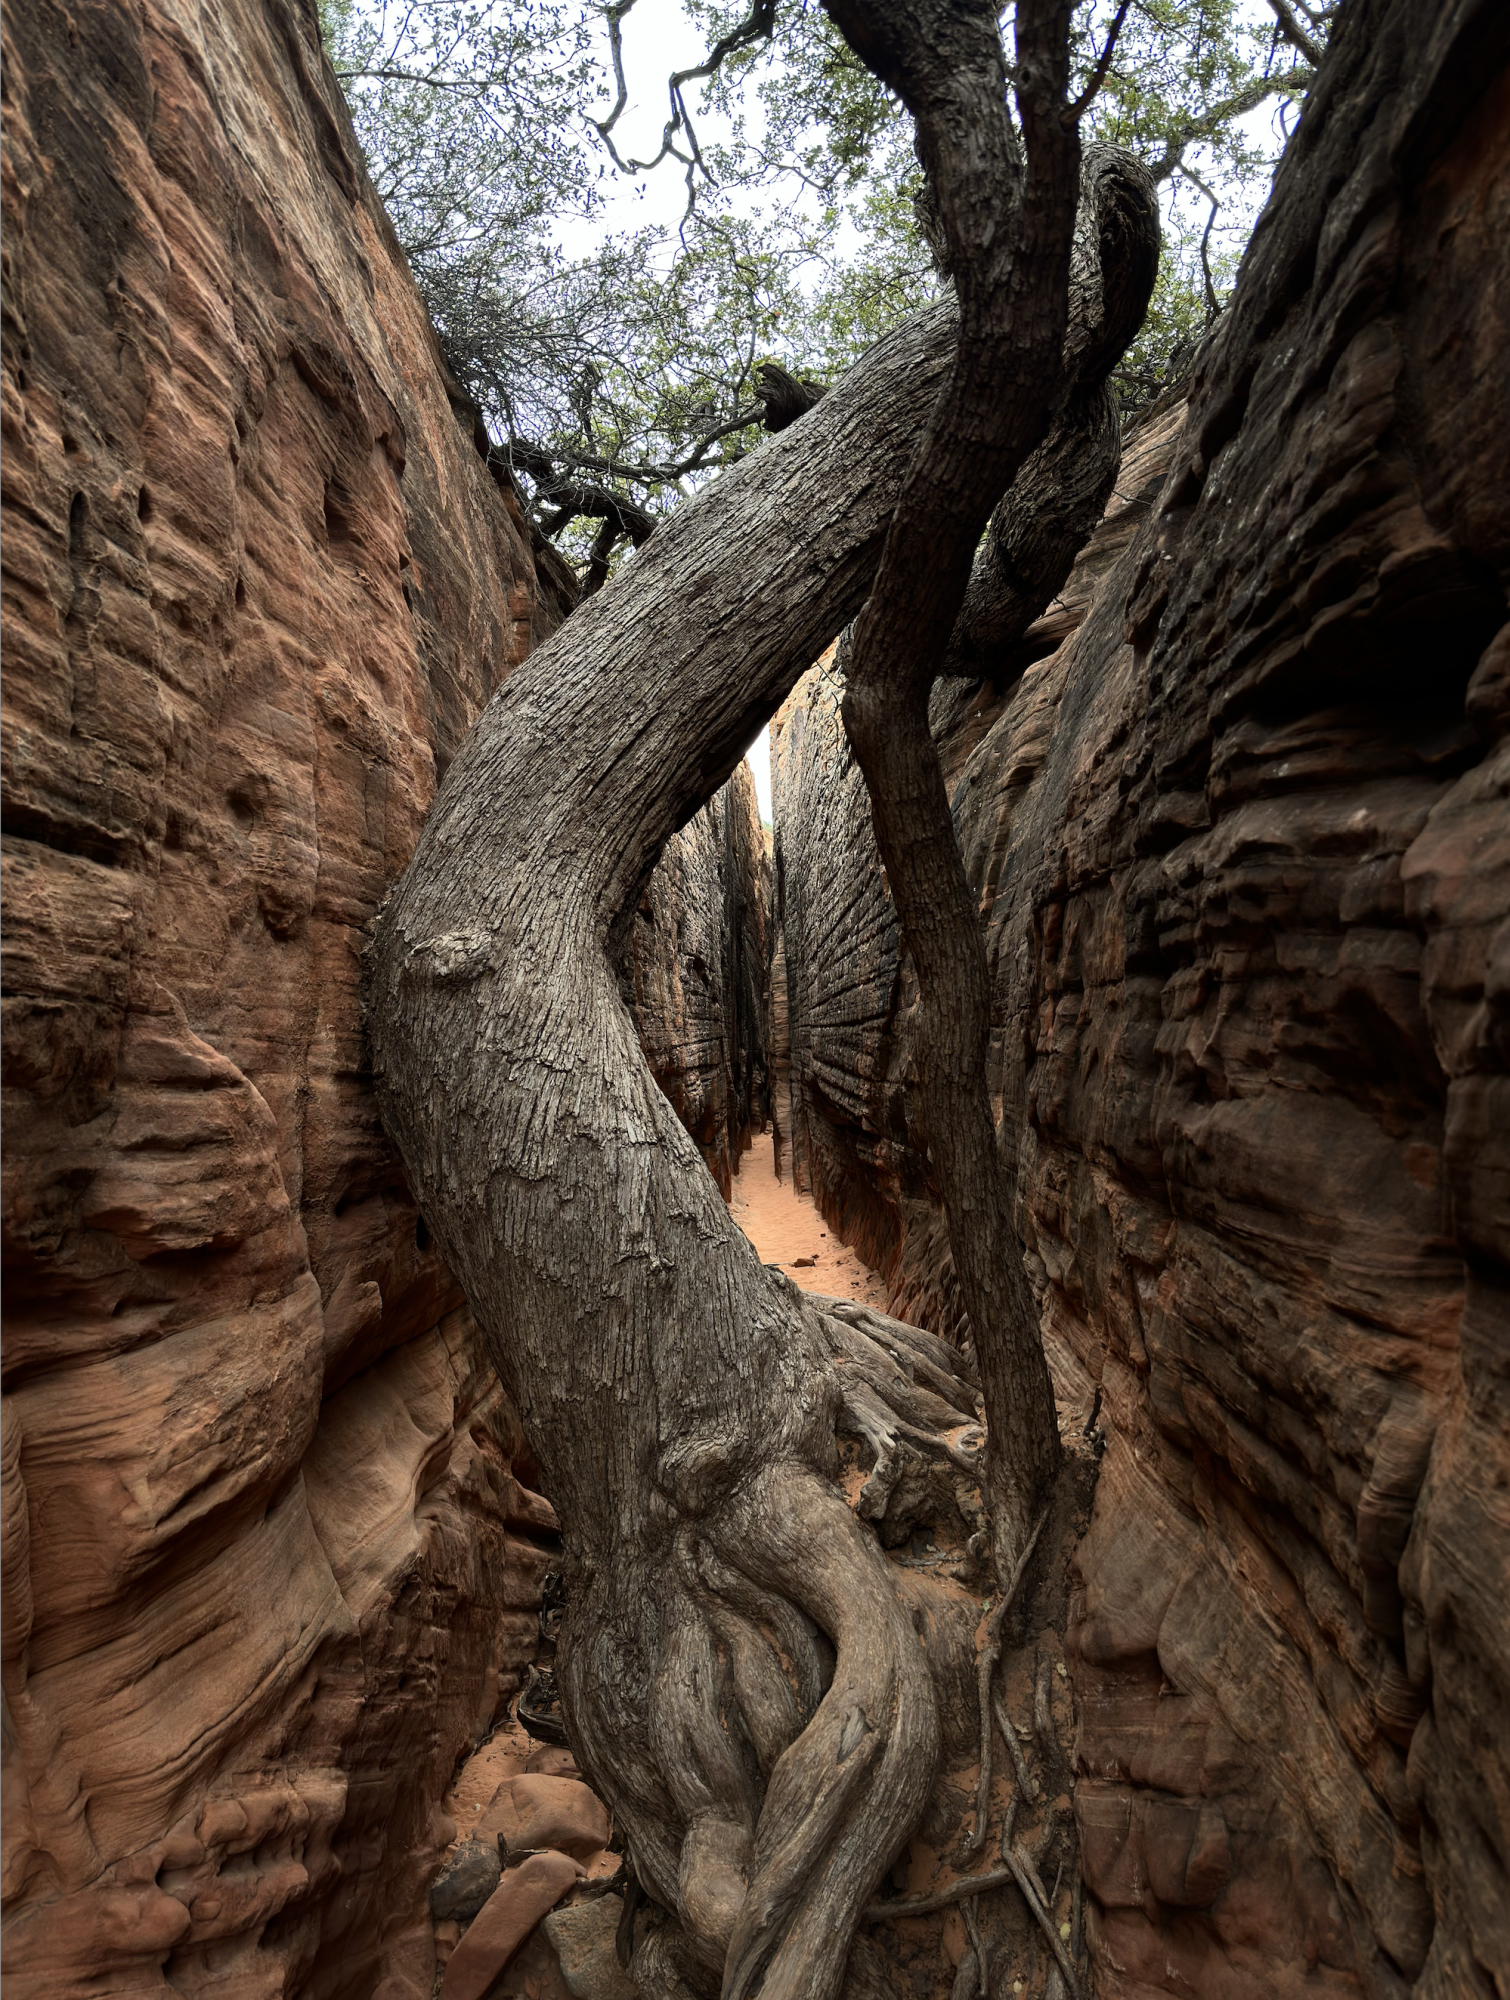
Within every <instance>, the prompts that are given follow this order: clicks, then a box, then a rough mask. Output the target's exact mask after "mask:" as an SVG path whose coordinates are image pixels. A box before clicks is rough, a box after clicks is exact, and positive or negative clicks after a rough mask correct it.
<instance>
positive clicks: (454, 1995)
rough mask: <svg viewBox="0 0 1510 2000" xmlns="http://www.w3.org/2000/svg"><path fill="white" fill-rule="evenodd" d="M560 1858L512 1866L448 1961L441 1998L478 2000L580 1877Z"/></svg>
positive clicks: (538, 1856) (534, 1858) (534, 1859)
mask: <svg viewBox="0 0 1510 2000" xmlns="http://www.w3.org/2000/svg"><path fill="white" fill-rule="evenodd" d="M581 1872H582V1871H581V1870H580V1869H579V1868H578V1866H577V1864H576V1863H575V1862H574V1861H572V1860H571V1859H569V1858H568V1856H566V1855H564V1854H532V1855H530V1857H529V1859H528V1860H527V1861H522V1862H521V1863H520V1864H519V1866H518V1867H517V1868H510V1869H509V1870H508V1871H507V1873H506V1874H505V1875H504V1878H503V1880H502V1881H501V1882H500V1883H499V1885H498V1887H497V1888H496V1889H495V1890H494V1891H493V1893H492V1895H491V1896H490V1897H489V1898H488V1900H487V1902H486V1903H484V1904H483V1906H482V1908H481V1909H480V1910H479V1911H478V1913H477V1915H476V1916H475V1917H474V1918H473V1920H472V1922H471V1923H470V1924H469V1925H468V1927H467V1931H466V1935H465V1936H464V1937H463V1938H462V1940H461V1943H460V1944H459V1945H458V1946H457V1947H456V1949H455V1951H453V1952H452V1954H451V1956H450V1958H449V1960H448V1961H447V1963H446V1972H445V1977H444V1979H443V1980H442V1981H441V1988H440V1991H441V2000H482V1996H483V1994H485V1993H486V1992H487V1990H488V1988H489V1987H490V1986H491V1985H492V1983H493V1981H494V1980H495V1979H496V1978H497V1977H498V1975H499V1973H500V1972H502V1970H503V1968H504V1967H505V1966H506V1965H507V1964H508V1962H509V1960H510V1959H511V1958H512V1957H513V1955H514V1953H515V1952H516V1951H517V1950H518V1949H519V1947H520V1945H521V1944H523V1942H524V1940H525V1939H526V1938H527V1937H528V1936H529V1934H530V1932H531V1931H532V1930H533V1929H534V1928H535V1926H536V1924H538V1923H539V1921H540V1919H541V1918H542V1917H543V1916H544V1915H545V1913H546V1911H547V1910H549V1909H551V1908H553V1907H554V1906H555V1904H557V1903H558V1902H559V1901H560V1900H561V1898H562V1897H563V1896H564V1895H565V1894H566V1892H567V1890H568V1889H569V1888H570V1887H571V1885H572V1884H573V1882H575V1881H577V1880H578V1878H579V1876H580V1875H581Z"/></svg>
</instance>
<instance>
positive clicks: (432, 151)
mask: <svg viewBox="0 0 1510 2000" xmlns="http://www.w3.org/2000/svg"><path fill="white" fill-rule="evenodd" d="M685 4H686V6H687V9H688V11H689V13H690V14H691V15H692V16H693V18H694V19H695V20H696V22H697V24H698V25H699V27H700V28H701V29H702V31H703V33H704V34H705V36H706V37H707V41H708V45H709V46H712V44H713V43H714V42H715V41H716V40H717V38H718V37H719V36H721V35H726V34H728V33H729V32H730V31H731V30H732V29H734V28H735V27H736V26H737V25H738V24H739V23H740V22H741V20H743V19H744V18H745V17H744V15H743V11H742V9H740V8H738V7H737V6H727V5H722V4H720V0H685ZM1271 4H1272V0H1271ZM632 7H633V0H630V6H629V8H626V7H625V6H624V5H623V0H619V6H618V16H619V23H620V31H621V33H622V35H623V36H624V37H625V39H626V41H627V39H628V38H629V37H630V36H631V35H632V34H633V33H634V32H635V29H636V24H637V17H636V16H635V15H634V13H633V12H632ZM320 9H321V25H322V29H323V31H324V34H325V40H326V46H327V49H328V51H329V52H330V54H331V57H332V61H333V63H334V65H335V68H336V72H337V75H338V76H339V77H340V79H341V82H342V86H343V88H344V89H345V91H346V93H347V97H348V101H349V102H350V104H351V108H352V112H353V116H354V119H355V122H356V125H357V130H358V133H359V135H360V136H361V139H362V142H363V145H364V147H365V148H366V151H367V156H368V161H369V166H370V168H371V171H372V174H373V178H374V181H375V183H376V186H377V188H378V191H379V193H380V194H381V196H382V197H383V200H384V201H385V203H386V204H387V207H388V210H389V213H390V215H391V216H392V218H393V222H394V227H395V229H396V231H397V234H398V237H399V240H400V242H401V243H402V244H403V246H404V248H405V250H406V251H407V252H408V255H409V257H410V259H411V262H412V263H413V265H414V269H415V273H416V276H417V278H418V280H419V283H420V285H421V288H422V290H423V291H424V293H425V295H426V298H427V301H428V303H429V305H430V308H431V311H432V314H433V316H434V318H435V321H436V325H437V327H438V329H439V331H440V334H441V337H442V341H443V343H444V345H445V347H446V350H447V354H448V358H449V359H450V361H451V363H452V366H453V368H454V369H455V370H456V372H457V375H458V377H459V378H460V379H461V380H462V382H463V383H464V384H465V385H466V386H467V387H468V389H469V390H470V392H471V393H472V394H473V395H474V396H475V397H476V398H477V400H478V402H479V404H480V406H481V408H482V410H483V412H484V417H485V420H486V422H487V424H488V428H489V431H490V434H491V435H492V436H493V437H494V439H495V441H496V444H497V446H498V448H499V449H500V451H502V452H505V453H507V454H508V455H509V457H510V458H511V460H512V462H513V465H514V468H515V472H516V476H517V477H518V479H519V483H520V485H521V487H522V489H523V490H524V492H525V493H526V495H527V497H528V498H529V499H530V501H531V504H532V506H533V508H534V510H535V513H536V516H537V519H539V520H540V522H541V523H542V525H543V526H544V527H545V528H546V530H547V531H548V532H550V533H551V534H553V535H555V536H556V537H557V538H558V539H560V540H561V541H562V543H563V546H565V547H566V548H567V549H568V551H569V552H570V553H571V554H573V555H574V556H576V557H577V558H579V559H585V558H586V555H587V551H588V546H589V544H590V543H592V542H593V540H594V537H595V534H596V531H597V524H598V522H599V521H601V520H603V519H604V518H605V516H606V514H608V513H609V512H611V509H612V506H613V504H614V502H615V500H616V499H619V500H624V501H628V502H632V503H633V505H634V507H636V508H639V509H643V510H645V511H647V512H648V513H649V514H652V515H653V514H654V513H655V512H657V511H660V510H661V509H663V508H665V507H667V506H672V505H674V504H675V503H676V501H677V499H678V498H679V497H680V496H681V495H683V494H685V493H686V492H687V491H689V490H690V489H691V487H692V486H693V485H695V484H696V482H697V481H698V480H699V479H701V478H705V477H707V476H709V474H710V473H712V472H714V471H716V470H717V469H718V467H720V466H721V465H725V464H728V463H730V462H731V461H732V460H733V459H735V458H737V457H738V456H739V455H740V454H741V453H742V452H743V451H745V450H747V449H749V447H750V445H751V444H752V443H753V442H754V440H755V438H756V437H757V436H758V430H757V428H756V426H757V425H758V421H759V417H760V414H761V413H760V406H759V405H758V403H757V402H756V401H755V400H754V387H755V370H756V369H757V367H758V365H759V364H760V362H761V361H762V360H765V359H776V360H779V361H780V362H781V363H782V364H783V366H785V367H787V368H788V369H790V370H791V371H792V372H793V373H794V374H798V375H809V376H815V377H817V378H818V379H821V380H830V379H832V378H833V377H834V376H835V375H837V374H838V373H840V372H842V370H843V369H845V368H846V367H848V366H849V365H850V364H851V363H852V362H853V361H854V360H855V359H856V358H857V357H858V356H859V355H860V354H861V353H863V351H864V350H865V348H866V347H868V346H870V345H871V344H872V343H873V342H874V341H875V340H876V339H877V338H878V337H879V336H880V335H881V334H883V333H884V332H885V331H886V330H887V329H888V328H889V327H890V326H892V325H894V324H895V322H896V321H897V320H898V319H899V318H900V317H901V316H902V315H903V314H905V313H907V312H910V311H912V310H915V309H916V308H917V307H918V306H919V305H921V304H924V303H926V302H927V301H928V300H930V299H931V298H933V297H935V296H936V294H937V285H938V281H937V279H936V277H935V275H934V272H933V269H932V266H931V264H930V261H929V258H928V254H927V251H926V249H925V247H924V245H923V242H922V240H921V237H920V235H919V232H918V230H917V227H916V224H915V222H914V217H913V197H914V195H915V194H916V193H917V191H918V188H919V185H920V170H919V168H918V165H917V162H916V159H915V157H914V155H913V151H912V145H911V121H910V119H909V118H908V117H907V115H906V113H905V112H904V110H903V108H902V107H901V106H900V105H899V104H898V103H897V102H896V101H895V100H894V99H892V98H890V97H888V95H887V94H886V92H885V91H884V90H882V88H881V87H880V85H879V84H877V82H876V81H875V79H874V78H873V77H872V76H871V75H870V73H869V72H868V71H867V70H866V69H865V67H864V65H863V64H861V63H860V62H859V61H858V59H857V58H856V57H855V56H854V55H853V54H852V53H851V52H850V50H849V49H848V47H847V45H846V44H845V43H844V41H843V39H842V37H841V36H840V35H839V34H838V32H837V30H836V29H835V28H834V27H833V25H832V23H831V22H830V21H829V19H828V16H827V15H826V14H825V13H824V12H823V10H822V7H821V5H819V4H818V0H782V4H781V5H779V6H778V7H777V8H776V10H775V14H774V19H773V21H772V24H771V33H770V34H769V35H768V36H766V35H764V34H756V35H754V36H753V38H750V39H748V40H746V41H745V43H744V45H743V46H739V47H737V48H735V49H734V50H733V51H732V52H731V53H729V54H728V55H726V56H725V58H724V59H723V61H722V63H721V64H720V66H719V67H718V68H717V70H716V71H715V73H714V74H713V76H712V77H711V78H709V79H707V80H706V81H705V82H704V83H703V84H702V85H701V86H700V87H699V88H698V90H697V92H696V97H695V102H694V101H693V97H692V95H691V87H690V86H688V87H687V88H684V90H683V93H682V99H681V101H682V104H683V106H684V107H685V110H686V113H687V121H686V122H684V123H683V124H682V125H681V126H680V127H679V128H676V129H675V132H674V136H675V138H676V142H677V145H678V154H679V157H680V158H682V159H683V160H685V159H686V158H688V157H690V156H691V153H692V151H693V143H692V142H693V138H694V135H695V142H696V144H695V150H696V155H697V158H698V160H699V162H700V165H701V171H700V172H699V171H694V170H691V169H689V170H688V179H689V187H690V188H691V190H692V192H693V194H694V195H695V202H694V205H693V206H692V207H691V210H690V212H689V214H688V215H687V217H686V218H685V219H684V221H683V223H682V226H681V228H680V230H679V231H677V232H673V233H669V234H668V233H666V232H664V231H658V230H654V229H648V228H642V229H639V230H627V231H625V230H620V231H618V232H611V231H608V230H601V231H600V233H599V236H598V240H597V243H596V247H595V248H594V249H593V250H592V252H591V254H589V255H585V256H584V255H580V254H579V255H577V256H572V255H569V254H568V253H567V251H566V250H565V249H564V248H563V244H562V237H563V218H565V217H576V218H578V219H579V222H578V226H577V230H576V234H577V237H578V239H579V240H580V238H581V235H582V229H581V219H583V218H586V219H588V220H591V219H592V218H593V217H594V216H595V215H597V214H598V213H599V211H600V210H601V205H602V197H603V194H604V192H605V189H606V187H607V185H608V178H607V177H609V176H612V175H614V174H615V173H616V169H615V168H614V167H613V166H612V164H611V163H610V160H609V156H608V153H607V152H606V150H605V147H604V144H603V142H602V141H601V140H600V138H599V131H600V129H601V128H600V127H595V124H594V120H595V119H596V118H601V117H602V116H603V115H604V111H603V107H604V106H606V105H608V104H610V103H611V102H612V100H613V97H614V94H615V91H614V85H613V82H612V79H611V75H610V71H609V67H608V47H607V36H606V32H605V18H606V15H605V10H604V9H603V8H601V7H600V6H599V5H597V4H595V0H519V4H513V3H512V0H408V4H407V5H405V6H400V7H391V6H389V7H374V6H371V5H366V4H364V0H320ZM1113 11H1114V8H1113V6H1112V4H1111V0H1081V5H1080V7H1079V9H1078V11H1077V16H1076V24H1075V32H1076V43H1075V50H1076V65H1077V70H1078V74H1079V78H1080V83H1081V84H1083V82H1084V80H1085V79H1086V78H1087V77H1088V76H1089V74H1090V72H1091V70H1092V69H1093V67H1094V66H1095V63H1096V61H1097V57H1098V55H1099V53H1100V51H1101V50H1102V49H1103V47H1104V45H1105V39H1106V33H1107V26H1108V23H1109V21H1110V18H1111V15H1112V13H1113ZM1306 18H1307V21H1308V22H1309V23H1310V25H1311V27H1312V28H1315V27H1316V25H1317V17H1316V15H1315V13H1314V10H1313V11H1312V12H1311V13H1308V14H1307V17H1306ZM1008 30H1009V31H1010V22H1008ZM1009 46H1010V42H1009ZM1309 75H1310V71H1309V69H1308V67H1307V66H1306V63H1305V61H1304V60H1303V58H1302V57H1301V55H1300V54H1299V53H1298V52H1297V49H1296V48H1295V47H1293V46H1289V45H1287V44H1286V43H1285V42H1284V41H1283V40H1282V39H1281V36H1280V33H1279V29H1278V26H1277V25H1276V21H1275V18H1274V16H1273V15H1272V14H1271V13H1269V12H1268V11H1266V10H1264V9H1263V8H1262V7H1260V5H1259V0H1133V4H1132V6H1131V8H1130V9H1129V12H1128V14H1127V18H1126V21H1125V23H1124V26H1123V30H1122V35H1121V38H1120V40H1119V43H1118V46H1117V49H1116V52H1115V55H1114V58H1113V61H1112V63H1111V65H1110V68H1109V70H1108V73H1107V75H1106V78H1105V81H1104V83H1103V85H1102V88H1101V90H1100V92H1099V94H1098V96H1097V98H1096V100H1095V102H1094V103H1093V105H1092V107H1091V109H1090V112H1089V114H1088V116H1087V118H1086V120H1085V123H1084V130H1085V131H1086V133H1087V135H1088V136H1092V137H1095V138H1101V139H1108V140H1114V141H1115V142H1117V143H1118V144H1121V145H1125V146H1128V147H1130V148H1131V149H1132V150H1133V151H1135V152H1137V153H1138V154H1139V155H1140V156H1141V157H1142V158H1143V159H1144V160H1145V161H1146V162H1147V163H1148V164H1149V166H1150V167H1151V169H1152V170H1153V171H1154V173H1155V175H1156V176H1157V177H1159V178H1160V179H1161V181H1162V183H1163V185H1164V187H1165V189H1166V192H1167V196H1168V200H1167V203H1166V210H1167V213H1166V232H1165V234H1166V244H1165V260H1164V265H1163V269H1162V271H1161V275H1160V280H1159V286H1158V290H1157V292H1156V294H1155V298H1154V302H1153V306H1152V308H1151V310H1150V313H1149V317H1148V321H1147V323H1146V324H1145V326H1144V329H1143V331H1142V333H1141V335H1140V336H1139V339H1138V341H1137V342H1136V343H1135V345H1134V348H1133V349H1132V351H1131V352H1130V354H1129V355H1128V357H1127V360H1126V362H1125V364H1124V366H1123V369H1122V371H1121V374H1120V376H1119V378H1118V379H1119V388H1120V391H1121V395H1122V400H1123V404H1124V407H1125V408H1126V409H1127V410H1128V411H1129V412H1131V411H1133V410H1135V409H1137V408H1138V407H1140V406H1141V405H1142V404H1144V403H1146V402H1147V401H1148V400H1150V399H1151V398H1152V397H1153V396H1155V395H1157V394H1158V393H1159V392H1160V390H1161V388H1162V387H1163V386H1164V385H1165V384H1166V383H1167V382H1168V380H1169V379H1170V375H1171V370H1172V369H1174V370H1177V369H1178V368H1179V366H1180V365H1182V363H1183V361H1184V360H1185V359H1187V358H1188V356H1189V354H1190V353H1191V351H1192V350H1193V347H1194V345H1195V344H1196V343H1197V342H1198V341H1199V339H1200V337H1201V335H1202V334H1203V333H1204V331H1205V329H1206V327H1207V325H1208V324H1209V321H1210V318H1211V317H1212V314H1213V312H1214V310H1216V309H1217V308H1219V306H1220V304H1221V303H1222V302H1223V300H1224V298H1225V295H1226V290H1227V288H1228V287H1229V286H1230V283H1231V278H1232V274H1233V272H1234V271H1235V268H1236V263H1237V259H1238V256H1239V255H1240V253H1241V248H1242V244H1243V242H1244V240H1245V238H1246V234H1247V231H1248V230H1249V229H1250V228H1251V224H1252V219H1253V216H1254V214H1255V213H1256V209H1257V205H1258V202H1259V200H1260V198H1261V196H1262V193H1263V192H1264V191H1265V189H1266V186H1267V180H1268V176H1269V174H1270V172H1271V170H1272V165H1273V160H1274V157H1275V155H1276V154H1277V150H1278V145H1279V140H1280V134H1279V132H1278V131H1277V129H1271V128H1272V118H1273V114H1274V112H1275V111H1276V109H1280V110H1282V111H1283V112H1284V115H1286V116H1287V117H1288V118H1289V119H1290V122H1292V123H1293V117H1294V113H1295V109H1296V103H1297V99H1298V96H1299V94H1301V93H1302V92H1303V90H1304V88H1305V86H1306V84H1307V82H1308V81H1309ZM1078 87H1080V86H1079V85H1077V88H1078ZM1261 107H1262V109H1261ZM689 125H690V127H691V130H690V131H689V129H688V127H689ZM665 170H666V169H664V168H663V169H662V171H665ZM669 170H670V171H673V172H681V171H682V168H681V166H679V165H672V166H671V167H670V169H669ZM598 547H599V554H600V556H601V554H602V553H603V549H604V543H603V541H602V540H601V539H600V540H599V543H598Z"/></svg>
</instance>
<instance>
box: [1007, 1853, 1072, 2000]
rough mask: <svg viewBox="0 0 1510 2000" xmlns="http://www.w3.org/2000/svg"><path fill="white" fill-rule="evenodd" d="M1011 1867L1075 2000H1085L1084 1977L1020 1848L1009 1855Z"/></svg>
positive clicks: (1023, 1897)
mask: <svg viewBox="0 0 1510 2000" xmlns="http://www.w3.org/2000/svg"><path fill="white" fill-rule="evenodd" d="M1007 1867H1008V1868H1009V1869H1010V1870H1011V1872H1012V1879H1013V1880H1014V1881H1015V1882H1016V1884H1017V1886H1018V1888H1019V1889H1020V1890H1021V1891H1022V1900H1023V1901H1024V1902H1025V1903H1026V1904H1027V1906H1028V1911H1029V1914H1030V1915H1031V1916H1032V1918H1033V1920H1034V1922H1035V1923H1036V1924H1037V1925H1038V1928H1039V1929H1040V1930H1041V1931H1042V1932H1043V1934H1044V1936H1045V1937H1046V1938H1047V1939H1048V1942H1049V1949H1050V1950H1051V1951H1052V1952H1053V1954H1054V1957H1055V1958H1056V1959H1057V1960H1058V1963H1059V1970H1060V1971H1061V1972H1062V1973H1063V1974H1064V1983H1065V1985H1066V1986H1068V1987H1069V1989H1070V1993H1071V1995H1072V1996H1073V2000H1082V1995H1081V1988H1080V1975H1079V1973H1077V1972H1076V1970H1075V1968H1074V1965H1073V1964H1072V1963H1071V1960H1070V1955H1069V1953H1068V1952H1067V1951H1066V1950H1065V1948H1064V1939H1063V1938H1062V1937H1061V1936H1060V1935H1059V1931H1058V1929H1057V1927H1056V1925H1055V1923H1054V1918H1053V1915H1052V1913H1051V1912H1050V1911H1048V1910H1046V1909H1045V1908H1044V1906H1043V1904H1042V1902H1041V1901H1040V1900H1039V1891H1038V1889H1037V1887H1035V1885H1034V1880H1033V1874H1034V1873H1036V1872H1037V1871H1036V1870H1034V1871H1033V1872H1032V1873H1030V1872H1029V1871H1030V1870H1031V1869H1032V1863H1031V1862H1030V1861H1029V1860H1028V1858H1027V1856H1026V1855H1025V1854H1024V1853H1023V1851H1022V1849H1021V1848H1020V1847H1014V1848H1013V1849H1012V1851H1011V1852H1010V1853H1009V1854H1008V1856H1007Z"/></svg>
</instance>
